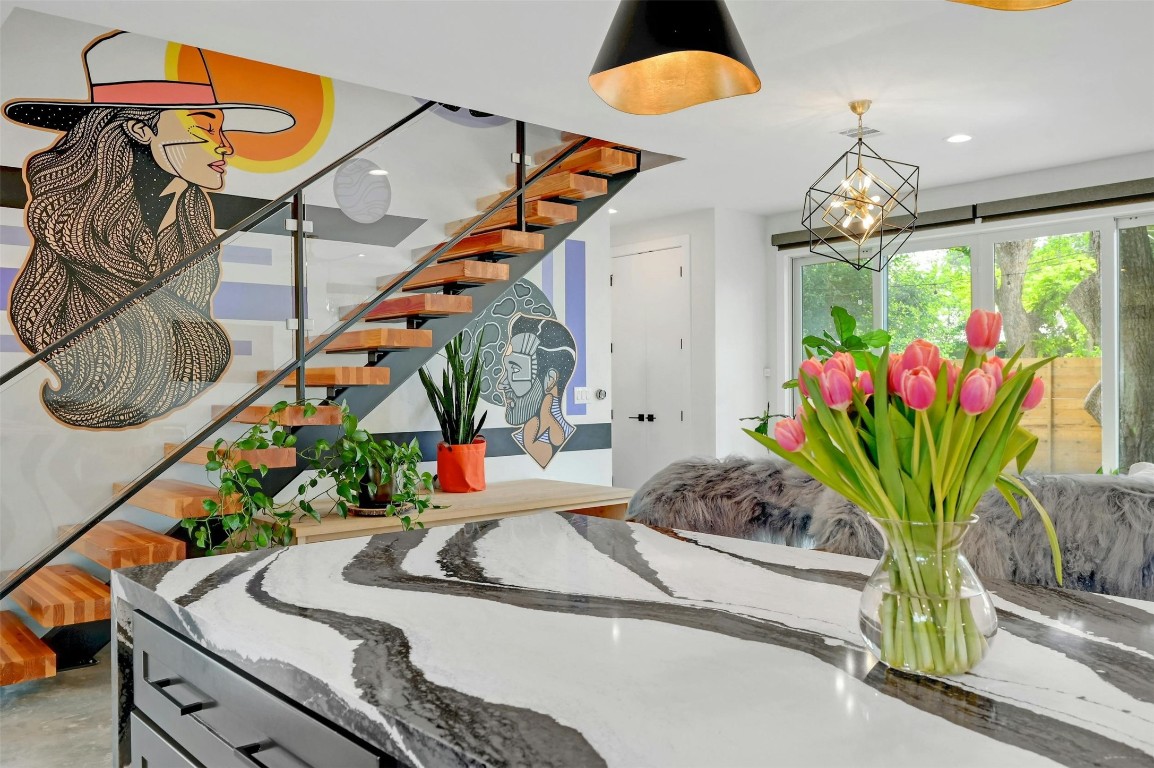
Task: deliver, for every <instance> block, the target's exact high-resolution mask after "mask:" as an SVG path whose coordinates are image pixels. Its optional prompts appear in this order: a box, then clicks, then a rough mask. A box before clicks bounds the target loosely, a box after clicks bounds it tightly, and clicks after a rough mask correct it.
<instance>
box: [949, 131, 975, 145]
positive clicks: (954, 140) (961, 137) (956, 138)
mask: <svg viewBox="0 0 1154 768" xmlns="http://www.w3.org/2000/svg"><path fill="white" fill-rule="evenodd" d="M972 138H974V137H973V136H967V135H966V134H964V133H955V134H954V135H953V136H951V137H950V138H948V139H946V141H948V142H950V143H951V144H963V143H965V142H967V141H969V140H970V139H972Z"/></svg>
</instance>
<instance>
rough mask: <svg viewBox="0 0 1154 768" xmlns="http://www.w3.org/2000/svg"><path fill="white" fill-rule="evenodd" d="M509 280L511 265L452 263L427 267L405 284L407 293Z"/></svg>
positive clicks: (388, 278)
mask: <svg viewBox="0 0 1154 768" xmlns="http://www.w3.org/2000/svg"><path fill="white" fill-rule="evenodd" d="M396 277H397V276H396V275H388V276H386V277H382V278H380V279H379V281H378V285H377V287H378V288H379V289H381V290H384V288H385V287H386V286H387V285H389V284H390V283H392V282H393V280H395V279H396ZM508 279H509V265H508V264H498V263H497V262H492V261H464V260H462V261H451V262H449V263H447V264H433V265H432V266H429V267H425V268H424V269H423V270H421V271H420V273H418V274H417V276H416V277H414V278H412V279H410V280H409V282H407V283H405V290H406V291H419V290H422V289H426V288H439V287H442V286H446V285H462V286H464V285H486V284H487V283H499V282H502V281H504V280H508Z"/></svg>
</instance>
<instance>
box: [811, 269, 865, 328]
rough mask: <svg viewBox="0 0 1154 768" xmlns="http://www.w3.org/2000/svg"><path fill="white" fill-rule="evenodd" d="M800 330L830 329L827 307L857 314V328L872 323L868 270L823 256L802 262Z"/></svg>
mask: <svg viewBox="0 0 1154 768" xmlns="http://www.w3.org/2000/svg"><path fill="white" fill-rule="evenodd" d="M800 272H801V274H800V278H799V279H800V281H801V333H800V334H798V339H801V338H804V337H805V336H820V335H821V334H822V331H826V332H828V333H830V334H832V333H833V330H834V328H833V319H832V318H831V317H830V314H829V310H830V307H834V306H839V307H845V308H846V309H847V310H849V313H850V314H851V315H853V316H854V317H856V318H857V320H858V327H859V328H872V327H873V321H874V318H873V315H874V312H873V307H874V301H873V284H872V281H871V280H870V274H871V273H870V272H869V271H868V270H856V269H854V268H852V267H850V266H848V265H846V264H843V263H841V262H835V261H830V260H829V259H823V260H822V261H819V262H814V263H810V264H802V265H801V269H800Z"/></svg>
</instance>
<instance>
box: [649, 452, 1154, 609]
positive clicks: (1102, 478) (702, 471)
mask: <svg viewBox="0 0 1154 768" xmlns="http://www.w3.org/2000/svg"><path fill="white" fill-rule="evenodd" d="M1023 482H1025V483H1026V484H1027V485H1028V486H1029V487H1030V490H1031V491H1033V493H1034V494H1035V495H1036V496H1037V497H1038V501H1040V502H1041V503H1042V505H1043V506H1044V507H1045V508H1046V510H1047V511H1048V512H1049V513H1050V517H1051V518H1052V519H1053V521H1054V527H1055V529H1056V530H1057V532H1058V541H1059V543H1060V544H1061V547H1062V563H1063V569H1064V574H1065V579H1064V586H1066V587H1069V588H1074V589H1084V590H1088V591H1091V592H1101V593H1104V594H1109V595H1119V596H1122V597H1135V598H1141V599H1145V600H1154V480H1149V479H1145V478H1143V477H1138V476H1132V477H1126V476H1121V477H1119V476H1111V475H1026V476H1024V477H1023ZM1021 502H1022V513H1023V514H1022V519H1021V520H1019V519H1018V518H1017V517H1016V516H1015V515H1014V513H1013V511H1012V510H1011V509H1010V506H1009V504H1007V503H1006V501H1005V499H1003V498H1002V496H1001V495H1000V494H999V493H997V492H996V491H991V492H990V493H988V494H986V495H985V497H983V498H982V500H981V502H980V503H979V504H978V509H977V514H978V515H979V517H980V518H981V521H980V522H979V523H978V524H977V525H976V526H975V527H974V528H973V530H971V531H970V533H969V534H968V535H967V537H966V539H965V541H964V542H963V545H962V549H963V551H964V552H965V555H966V557H967V558H968V559H969V561H970V562H971V563H972V564H973V566H974V569H975V570H976V571H977V572H978V575H979V576H980V577H982V578H983V579H1010V580H1013V581H1017V582H1021V583H1025V584H1044V585H1047V586H1057V581H1056V580H1055V578H1054V571H1053V565H1052V563H1051V560H1050V547H1049V543H1048V539H1047V538H1046V533H1045V529H1044V528H1043V527H1042V523H1041V520H1040V519H1039V517H1038V515H1037V514H1036V513H1035V512H1034V510H1033V507H1032V505H1031V504H1030V503H1029V502H1028V501H1027V500H1025V499H1022V500H1021ZM629 518H630V519H631V520H634V521H636V522H642V523H649V524H652V525H659V526H663V527H667V528H680V529H683V530H690V531H699V532H702V533H716V534H719V535H722V536H735V537H738V538H743V539H755V540H760V541H770V542H774V543H779V544H788V545H790V546H795V547H816V548H819V549H823V550H826V551H829V552H838V553H841V554H846V555H856V556H858V557H869V558H877V557H880V556H881V553H882V537H881V533H880V532H879V531H878V530H877V529H876V528H875V527H874V526H873V524H872V523H871V522H870V521H869V518H868V517H866V515H865V513H864V512H862V511H861V510H860V509H859V508H858V507H857V506H856V505H854V504H852V503H850V502H849V501H846V500H845V499H844V498H843V497H842V496H840V495H839V494H838V493H836V492H834V491H832V490H830V489H828V488H826V487H825V486H823V485H822V484H821V483H819V482H818V481H817V480H814V479H813V478H812V477H810V476H809V475H807V474H805V473H804V472H802V471H800V470H798V469H796V468H794V467H793V466H792V465H790V464H786V463H785V462H782V461H780V460H777V459H756V460H755V459H746V458H739V457H733V456H731V457H730V458H728V459H722V460H717V459H690V460H686V461H679V462H677V463H675V464H671V465H670V466H668V467H666V468H665V469H663V470H661V471H660V472H658V473H657V474H656V475H654V476H653V478H651V479H650V480H649V482H647V483H646V484H645V485H644V486H642V488H641V489H640V490H639V491H638V492H637V494H636V495H635V496H634V497H633V500H632V502H631V503H630V504H629Z"/></svg>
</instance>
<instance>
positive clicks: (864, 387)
mask: <svg viewBox="0 0 1154 768" xmlns="http://www.w3.org/2000/svg"><path fill="white" fill-rule="evenodd" d="M857 387H858V390H860V391H861V393H862V394H863V395H866V396H869V395H872V394H873V393H874V377H873V374H871V373H870V372H869V371H862V372H861V377H860V378H859V379H858V380H857Z"/></svg>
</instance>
